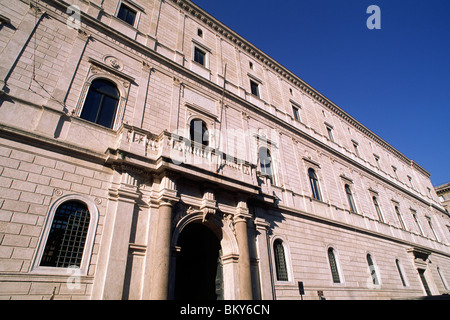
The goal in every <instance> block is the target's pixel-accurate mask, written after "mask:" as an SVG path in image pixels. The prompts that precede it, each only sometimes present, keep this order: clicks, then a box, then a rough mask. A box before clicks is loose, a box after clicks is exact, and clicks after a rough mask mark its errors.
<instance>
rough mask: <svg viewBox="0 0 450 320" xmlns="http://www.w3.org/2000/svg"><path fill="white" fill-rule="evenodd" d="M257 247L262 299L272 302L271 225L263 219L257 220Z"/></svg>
mask: <svg viewBox="0 0 450 320" xmlns="http://www.w3.org/2000/svg"><path fill="white" fill-rule="evenodd" d="M254 223H255V227H256V233H257V235H256V246H257V251H258V258H259V264H258V267H259V275H260V279H259V281H260V286H261V288H260V289H261V299H262V300H272V299H273V291H272V290H273V288H272V277H271V276H268V275H270V274H271V268H270V261H269V256H270V255H269V246H268V237H267V229H268V228H269V226H270V225H269V223H267V222H266V221H265V220H263V219H261V218H256V219H255V221H254Z"/></svg>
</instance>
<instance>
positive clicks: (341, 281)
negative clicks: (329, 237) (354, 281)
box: [326, 245, 345, 285]
mask: <svg viewBox="0 0 450 320" xmlns="http://www.w3.org/2000/svg"><path fill="white" fill-rule="evenodd" d="M330 250H331V251H332V253H333V258H334V259H333V260H334V264H335V272H336V274H337V276H338V278H339V279H338V280H339V282H335V280H336V278H335V274H333V266H332V265H331V260H330V253H329V252H330ZM326 255H327V261H328V268H329V270H330V276H331V282H332V283H333V285H343V284H344V283H345V279H344V274H343V273H342V269H341V265H340V260H339V254H338V252H337V250H336V249H335V247H334V246H331V245H330V246H328V247H327V250H326Z"/></svg>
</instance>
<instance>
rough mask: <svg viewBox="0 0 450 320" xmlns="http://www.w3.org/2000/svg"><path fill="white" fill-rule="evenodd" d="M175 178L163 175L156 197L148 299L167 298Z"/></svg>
mask: <svg viewBox="0 0 450 320" xmlns="http://www.w3.org/2000/svg"><path fill="white" fill-rule="evenodd" d="M178 200H179V199H178V197H177V191H176V184H175V178H174V177H173V176H170V175H165V176H163V177H162V178H161V183H160V190H159V193H158V197H157V203H158V204H159V209H158V223H157V226H156V227H157V231H156V232H157V236H156V241H155V245H154V247H153V250H154V251H153V259H152V277H151V289H150V298H151V299H152V300H167V299H168V298H169V274H170V250H171V247H170V245H171V241H170V240H171V227H172V215H173V206H174V204H176V203H177V202H178Z"/></svg>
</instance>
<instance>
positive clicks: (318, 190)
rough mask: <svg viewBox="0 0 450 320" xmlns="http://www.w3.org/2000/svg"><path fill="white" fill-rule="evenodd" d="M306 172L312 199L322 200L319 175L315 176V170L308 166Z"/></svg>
mask: <svg viewBox="0 0 450 320" xmlns="http://www.w3.org/2000/svg"><path fill="white" fill-rule="evenodd" d="M310 172H312V173H313V174H314V176H313V177H312V176H311V174H310ZM307 174H308V180H309V185H310V187H311V192H312V194H311V196H312V199H314V200H317V201H322V202H323V196H322V192H321V188H320V181H319V177H318V176H317V173H316V170H315V169H313V168H311V167H310V168H308V171H307ZM313 180H314V182H315V183H314V185H313ZM316 195H317V197H316Z"/></svg>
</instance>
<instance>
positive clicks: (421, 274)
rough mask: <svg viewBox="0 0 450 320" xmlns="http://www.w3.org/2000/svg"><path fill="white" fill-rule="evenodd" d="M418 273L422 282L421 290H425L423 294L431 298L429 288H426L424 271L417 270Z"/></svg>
mask: <svg viewBox="0 0 450 320" xmlns="http://www.w3.org/2000/svg"><path fill="white" fill-rule="evenodd" d="M418 271H419V276H420V280H421V281H422V284H423V288H424V289H425V292H426V293H427V296H431V295H432V294H431V291H430V287H429V286H428V282H427V279H426V278H425V270H423V269H418Z"/></svg>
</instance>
